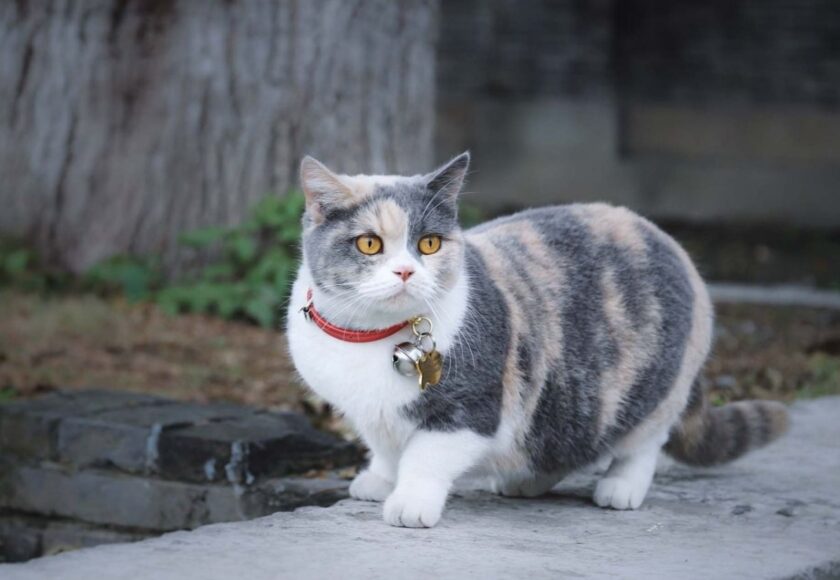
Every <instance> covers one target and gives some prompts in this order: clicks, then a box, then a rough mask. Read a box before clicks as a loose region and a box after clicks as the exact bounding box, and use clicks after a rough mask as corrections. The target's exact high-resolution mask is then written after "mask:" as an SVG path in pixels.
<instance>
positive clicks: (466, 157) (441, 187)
mask: <svg viewBox="0 0 840 580" xmlns="http://www.w3.org/2000/svg"><path fill="white" fill-rule="evenodd" d="M469 168H470V153H469V151H464V152H463V153H461V154H460V155H458V156H456V157H453V158H452V159H450V160H449V161H448V162H446V163H445V164H444V165H442V166H441V167H438V168H437V169H435V170H434V171H432V172H431V173H429V174H428V175H426V177H425V180H426V187H428V188H429V189H431V190H432V191H434V192H435V193H438V192H443V193H445V194H446V195H448V196H449V197H450V198H451V199H455V198H456V197H458V194H459V193H461V188H462V187H464V180H465V179H466V177H467V170H468V169H469Z"/></svg>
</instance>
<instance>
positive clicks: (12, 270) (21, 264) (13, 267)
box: [3, 249, 31, 276]
mask: <svg viewBox="0 0 840 580" xmlns="http://www.w3.org/2000/svg"><path fill="white" fill-rule="evenodd" d="M30 258H31V255H30V253H29V251H28V250H25V249H19V250H15V251H13V252H11V253H10V254H9V255H8V256H6V260H5V263H4V265H3V268H4V269H5V270H6V273H7V274H9V276H18V275H20V274H23V273H24V272H25V271H26V268H27V266H28V265H29V262H30Z"/></svg>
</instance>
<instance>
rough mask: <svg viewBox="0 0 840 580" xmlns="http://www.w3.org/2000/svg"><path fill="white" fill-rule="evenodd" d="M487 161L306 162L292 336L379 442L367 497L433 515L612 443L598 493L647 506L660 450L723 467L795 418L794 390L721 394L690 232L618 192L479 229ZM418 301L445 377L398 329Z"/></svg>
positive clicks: (597, 497) (556, 475)
mask: <svg viewBox="0 0 840 580" xmlns="http://www.w3.org/2000/svg"><path fill="white" fill-rule="evenodd" d="M469 163H470V157H469V154H468V153H463V154H461V155H459V156H457V157H455V158H453V159H452V160H451V161H449V162H448V163H446V164H445V165H443V166H442V167H440V168H439V169H437V170H436V171H433V172H431V173H429V174H427V175H418V176H412V177H402V176H377V175H356V176H348V175H339V174H336V173H334V172H332V171H330V170H329V169H328V168H327V167H325V166H324V165H323V164H321V163H320V162H318V161H316V160H315V159H313V158H311V157H306V158H305V159H304V160H303V161H302V163H301V170H300V179H301V185H302V188H303V191H304V193H305V197H306V209H305V212H304V216H303V220H302V228H303V241H302V254H303V257H302V263H301V265H300V269H299V271H298V275H297V280H296V281H295V283H294V286H293V289H292V293H291V300H290V306H289V310H288V314H287V316H288V320H287V334H288V341H289V348H290V352H291V355H292V358H293V361H294V364H295V366H296V368H297V370H298V372H299V374H300V375H301V377H302V378H303V380H304V382H305V383H306V384H307V385H308V386H309V387H311V389H313V390H314V391H315V393H317V394H318V395H320V396H321V397H323V398H324V399H325V400H326V401H328V402H329V403H331V404H332V405H333V406H334V407H335V408H336V409H338V410H339V411H340V412H341V413H342V414H343V415H344V416H345V418H346V419H347V420H348V421H349V423H350V424H351V425H352V426H353V428H354V429H355V430H356V431H357V432H358V434H359V435H360V437H361V439H362V440H363V442H364V443H365V444H366V445H367V447H368V448H369V450H370V453H371V455H370V461H369V465H368V466H367V468H366V469H364V470H363V471H361V472H360V473H359V474H358V476H357V477H356V478H355V479H354V480H353V482H352V484H351V485H350V490H349V493H350V495H351V496H352V497H354V498H356V499H359V500H369V501H384V502H385V503H384V519H385V521H386V522H387V523H389V524H391V525H394V526H405V527H431V526H434V525H435V524H436V523H437V522H438V521H439V520H440V518H441V515H442V513H443V509H444V505H445V503H446V499H447V496H448V494H449V492H450V489H451V487H452V485H453V483H454V482H455V480H456V479H458V478H459V477H461V476H463V475H465V474H472V475H476V474H477V475H481V476H483V477H486V478H488V479H489V481H490V487H491V488H492V490H494V491H496V492H498V493H501V494H503V495H508V496H527V497H533V496H538V495H541V494H543V493H546V492H547V491H549V490H550V489H551V488H552V487H553V486H554V485H555V484H557V483H558V482H559V481H560V480H561V479H562V478H563V476H564V475H565V474H567V473H569V472H570V471H572V470H575V469H578V468H580V467H583V466H587V465H590V464H593V463H595V462H598V461H599V460H600V459H601V458H604V457H608V458H610V460H611V463H610V465H609V468H608V469H607V470H606V472H605V474H604V475H603V477H601V479H600V480H599V481H598V483H597V485H596V487H595V491H594V496H593V500H594V503H595V504H597V505H599V506H602V507H610V508H614V509H618V510H623V509H635V508H638V507H639V506H640V505H641V503H642V501H643V499H644V498H645V495H646V494H647V492H648V489H649V487H650V485H651V481H652V479H653V475H654V470H655V467H656V462H657V457H658V454H659V451H660V449H663V448H664V450H665V451H666V452H667V453H668V454H670V455H671V456H673V457H674V458H676V459H677V460H679V461H682V462H684V463H687V464H690V465H698V466H709V465H716V464H720V463H723V462H727V461H731V460H733V459H736V458H737V457H739V456H741V455H742V454H744V453H745V452H746V451H747V450H750V449H754V448H756V447H759V446H762V445H764V444H766V443H768V442H770V441H772V440H773V439H775V438H777V437H778V436H779V435H781V434H782V433H783V432H784V431H785V429H786V428H787V413H786V410H785V407H784V406H783V405H781V404H779V403H774V402H760V401H747V402H738V403H733V404H728V405H724V406H722V407H712V406H710V405H709V403H708V401H707V399H706V396H705V394H704V392H703V389H702V387H701V385H700V383H699V382H698V381H697V380H696V378H697V375H698V371H699V370H700V367H701V365H702V364H703V362H704V360H705V359H706V357H707V355H708V352H709V348H710V343H711V339H712V321H713V311H712V305H711V303H710V300H709V295H708V292H707V290H706V287H705V285H704V283H703V281H702V279H701V278H700V276H699V274H698V273H697V270H696V269H695V267H694V266H693V264H692V262H691V260H690V258H689V257H688V255H687V254H686V252H685V251H684V250H683V249H682V248H681V247H680V246H679V245H678V244H677V243H676V242H675V241H674V240H673V239H672V238H670V237H669V236H668V235H667V234H665V233H664V232H662V230H660V229H659V228H658V227H656V226H655V225H653V224H652V223H651V222H649V221H647V220H646V219H644V218H642V217H640V216H638V215H636V214H634V213H633V212H631V211H629V210H627V209H625V208H621V207H613V206H611V205H607V204H602V203H596V204H572V205H565V206H554V207H544V208H538V209H529V210H525V211H521V212H519V213H515V214H513V215H510V216H507V217H502V218H499V219H495V220H493V221H490V222H487V223H484V224H482V225H479V226H477V227H474V228H471V229H468V230H462V229H461V228H460V227H459V224H458V197H459V193H460V192H461V189H462V187H463V185H464V181H465V177H466V174H467V170H468V167H469ZM313 313H317V314H318V318H317V320H313V318H312V314H313ZM417 316H424V317H426V318H427V319H428V320H429V321H430V323H431V326H432V327H433V332H432V338H433V339H434V341H435V344H436V348H437V350H438V351H439V352H440V353H441V354H442V356H443V368H442V372H441V375H442V376H441V379H440V382H439V384H436V385H431V386H429V387H428V388H426V389H425V390H421V389H420V388H419V385H418V379H417V378H416V377H408V376H403V375H401V374H400V373H398V372H396V371H395V370H394V368H393V366H392V353H393V350H394V345H395V344H396V343H398V342H404V341H410V340H411V338H412V332H411V330H410V328H409V327H402V326H400V324H401V323H403V324H404V322H405V321H407V320H412V319H414V317H417ZM395 325H396V326H395ZM328 327H329V328H328ZM330 328H333V329H339V330H338V332H347V333H349V334H347V335H344V334H338V335H336V334H335V332H333V333H332V334H330V333H328V332H327V330H329V329H330ZM389 328H391V329H392V330H390V331H387V332H394V334H393V335H389V336H387V337H386V338H379V339H376V337H377V336H379V335H378V334H373V335H372V334H370V331H374V330H377V331H378V330H381V329H389ZM393 329H396V330H393ZM352 333H361V334H360V336H364V337H366V340H367V338H371V340H368V341H366V342H358V341H356V340H354V339H352V337H351V336H350V335H351V334H352ZM354 336H355V335H354ZM425 348H426V349H427V350H428V349H430V346H427V347H425Z"/></svg>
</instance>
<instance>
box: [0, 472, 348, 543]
mask: <svg viewBox="0 0 840 580" xmlns="http://www.w3.org/2000/svg"><path fill="white" fill-rule="evenodd" d="M347 485H348V484H347V482H346V481H344V480H340V479H337V478H327V479H324V480H319V479H314V478H313V479H308V478H302V477H292V478H280V479H268V480H265V481H262V482H259V483H258V484H256V485H253V486H250V487H244V486H239V485H227V484H223V485H214V484H194V483H184V482H178V481H167V480H162V479H157V478H152V477H140V476H133V475H126V474H121V473H115V472H113V471H107V470H84V471H74V470H72V469H66V468H65V467H63V466H60V465H57V464H51V465H46V464H45V465H37V466H30V465H18V464H15V463H10V462H0V508H3V509H6V510H14V511H16V512H24V513H29V514H38V515H41V516H54V517H60V518H71V519H74V520H80V521H83V522H88V523H92V524H101V525H112V526H121V527H128V528H135V529H143V530H149V531H159V532H163V531H171V530H180V529H185V528H188V529H191V528H196V527H198V526H201V525H206V524H210V523H215V522H229V521H240V520H245V519H250V518H254V517H259V516H264V515H266V514H270V513H274V512H276V511H279V510H291V509H294V508H297V507H300V506H303V505H331V504H333V503H335V502H337V501H338V500H340V499H343V498H345V497H347V491H346V490H347Z"/></svg>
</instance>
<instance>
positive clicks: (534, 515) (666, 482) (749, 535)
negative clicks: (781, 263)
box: [0, 397, 840, 580]
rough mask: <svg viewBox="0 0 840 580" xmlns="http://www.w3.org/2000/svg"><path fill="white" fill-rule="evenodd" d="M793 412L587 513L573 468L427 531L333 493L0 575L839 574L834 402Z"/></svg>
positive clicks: (463, 504)
mask: <svg viewBox="0 0 840 580" xmlns="http://www.w3.org/2000/svg"><path fill="white" fill-rule="evenodd" d="M792 414H793V428H792V431H791V433H790V434H789V435H788V436H786V437H785V438H784V439H782V440H781V441H779V442H778V443H776V444H775V445H773V446H772V447H769V448H767V449H764V450H761V451H758V452H755V453H754V454H752V455H750V456H748V457H747V458H745V459H744V460H742V461H740V462H737V463H735V464H733V465H729V466H726V467H722V468H716V469H709V470H697V469H688V468H685V467H682V466H679V465H674V464H671V465H665V466H664V467H663V469H661V470H660V471H661V472H660V474H659V475H658V476H657V479H656V482H655V484H654V488H653V490H652V491H651V494H650V496H649V497H648V500H647V502H646V503H645V505H644V506H643V507H642V509H640V510H639V511H635V512H616V511H606V510H602V509H599V508H596V507H594V506H593V505H592V504H591V502H590V501H589V499H588V498H589V494H590V493H591V489H592V485H593V481H594V479H593V477H592V476H591V475H585V474H579V475H577V476H574V477H573V478H571V479H570V480H569V481H567V482H565V483H563V484H561V485H560V486H558V487H557V488H556V489H555V490H554V492H553V494H552V495H550V496H548V497H544V498H540V499H534V500H516V499H503V498H498V497H495V496H491V495H487V494H484V493H480V492H465V493H463V494H461V495H460V496H459V497H456V498H454V499H453V500H452V501H451V502H450V507H449V509H448V511H447V513H446V514H445V516H444V519H443V521H442V522H441V524H440V525H439V526H438V527H436V528H434V529H431V530H407V529H397V528H391V527H388V526H387V525H385V524H384V523H383V522H382V520H381V518H380V506H379V505H376V504H370V503H362V502H356V501H350V500H346V501H343V502H341V503H339V504H337V505H335V506H333V507H330V508H302V509H299V510H297V511H295V512H292V513H278V514H275V515H272V516H268V517H264V518H261V519H257V520H253V521H249V522H241V523H232V524H218V525H212V526H207V527H204V528H200V529H198V530H196V531H193V532H176V533H171V534H168V535H165V536H162V537H160V538H156V539H152V540H146V541H142V542H138V543H134V544H122V545H109V546H99V547H96V548H90V549H84V550H79V551H76V552H70V553H65V554H61V555H58V556H52V557H47V558H42V559H40V560H34V561H31V562H28V563H26V564H15V565H5V566H0V578H3V579H4V580H30V579H33V580H34V579H38V580H40V579H43V578H50V579H67V580H77V579H78V580H88V579H90V578H101V579H123V578H125V579H128V578H155V579H168V578H172V579H179V580H182V579H191V578H196V579H198V578H201V579H215V578H219V579H228V578H236V577H242V578H248V579H249V580H262V579H266V580H268V579H272V580H273V579H277V578H296V579H297V578H304V579H309V578H330V577H334V578H342V579H347V578H350V579H352V578H366V579H367V578H481V579H487V578H510V577H516V578H523V577H526V578H530V579H534V578H560V577H581V578H608V577H610V578H616V577H620V578H645V579H646V580H648V579H655V578H668V579H675V578H679V579H681V578H794V577H795V578H818V579H825V578H840V499H838V495H840V397H832V398H823V399H816V400H812V401H807V402H800V403H797V404H796V405H795V406H794V408H793V410H792ZM663 463H664V462H663Z"/></svg>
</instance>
